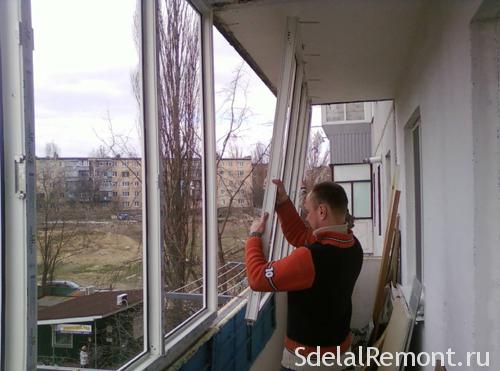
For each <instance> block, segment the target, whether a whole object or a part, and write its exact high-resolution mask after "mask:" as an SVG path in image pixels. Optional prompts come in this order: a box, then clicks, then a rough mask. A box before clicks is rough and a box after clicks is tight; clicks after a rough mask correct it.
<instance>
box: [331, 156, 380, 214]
mask: <svg viewBox="0 0 500 371" xmlns="http://www.w3.org/2000/svg"><path fill="white" fill-rule="evenodd" d="M333 181H334V182H337V183H338V184H340V185H341V186H342V187H343V188H344V190H345V192H346V194H347V200H348V208H349V211H350V213H351V215H352V216H353V217H354V219H372V208H373V202H372V198H373V192H372V171H371V168H370V164H349V165H344V164H338V165H334V166H333Z"/></svg>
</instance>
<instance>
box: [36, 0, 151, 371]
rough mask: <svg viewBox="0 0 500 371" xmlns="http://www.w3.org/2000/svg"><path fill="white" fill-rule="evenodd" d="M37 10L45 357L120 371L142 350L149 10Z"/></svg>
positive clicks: (61, 2) (107, 3)
mask: <svg viewBox="0 0 500 371" xmlns="http://www.w3.org/2000/svg"><path fill="white" fill-rule="evenodd" d="M32 15H33V28H34V30H35V33H36V36H35V37H36V49H35V51H34V83H35V126H36V130H35V132H36V138H35V140H36V155H37V158H36V180H37V183H36V188H37V202H36V211H37V213H36V217H37V220H36V224H37V228H38V231H37V247H38V256H37V263H38V277H37V278H38V296H39V299H38V362H39V364H44V365H58V366H65V367H71V368H76V367H79V366H80V365H81V364H82V363H81V362H84V363H83V365H84V366H86V367H89V368H97V369H116V368H119V367H120V366H122V365H123V364H124V363H126V362H128V361H129V360H130V359H132V358H133V357H135V356H136V355H138V354H139V353H141V352H143V351H144V332H143V323H144V317H143V316H144V314H143V281H142V277H143V246H142V232H143V224H142V180H141V168H142V157H141V153H142V145H141V144H142V123H141V120H140V109H139V107H140V101H139V99H140V98H139V97H140V93H139V91H140V86H139V85H138V82H139V81H141V78H140V76H139V73H140V70H139V50H140V39H141V37H140V27H139V24H138V22H137V20H138V19H140V16H139V13H138V10H137V4H136V0H73V1H67V0H52V1H44V0H39V1H34V2H32ZM89 20H90V21H91V23H90V24H89ZM110 20H112V27H110ZM69 318H80V320H75V321H73V322H70V323H67V322H68V319H69ZM63 322H64V323H63Z"/></svg>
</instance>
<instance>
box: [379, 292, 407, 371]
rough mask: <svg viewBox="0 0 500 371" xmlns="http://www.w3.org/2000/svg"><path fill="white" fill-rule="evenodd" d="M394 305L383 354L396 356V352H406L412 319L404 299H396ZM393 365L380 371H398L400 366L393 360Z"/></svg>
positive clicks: (383, 367) (381, 367)
mask: <svg viewBox="0 0 500 371" xmlns="http://www.w3.org/2000/svg"><path fill="white" fill-rule="evenodd" d="M393 305H394V306H393V310H392V314H391V319H390V320H389V324H388V325H387V329H386V332H387V334H386V336H385V341H384V345H383V347H382V352H390V353H392V354H396V352H403V351H404V350H405V347H406V342H407V338H408V332H409V329H410V326H411V321H412V319H411V316H410V313H409V311H408V308H407V306H406V302H405V299H404V298H402V297H398V298H396V300H394V303H393ZM392 363H393V364H392V365H391V366H380V367H379V368H378V370H380V371H398V370H399V366H396V360H393V361H392Z"/></svg>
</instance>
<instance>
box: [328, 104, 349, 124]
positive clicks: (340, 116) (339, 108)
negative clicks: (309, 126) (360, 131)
mask: <svg viewBox="0 0 500 371" xmlns="http://www.w3.org/2000/svg"><path fill="white" fill-rule="evenodd" d="M325 110H326V121H327V122H332V121H344V120H345V117H344V113H345V112H344V110H345V106H344V104H329V105H327V106H326V107H325Z"/></svg>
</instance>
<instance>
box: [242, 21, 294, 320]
mask: <svg viewBox="0 0 500 371" xmlns="http://www.w3.org/2000/svg"><path fill="white" fill-rule="evenodd" d="M297 28H298V20H297V19H296V18H288V19H287V29H286V32H285V40H284V42H285V53H284V55H283V64H282V73H281V81H280V84H279V89H278V99H277V102H276V113H275V118H274V126H273V136H272V141H271V152H270V161H269V167H268V176H267V179H269V180H271V179H274V178H281V176H282V172H283V167H282V160H283V156H284V154H283V145H284V144H285V143H284V140H286V136H285V132H286V129H287V128H286V126H287V124H288V123H287V106H288V104H289V101H290V94H292V92H291V86H292V84H293V83H294V81H293V79H294V73H295V71H294V67H295V68H296V60H295V50H296V45H297V39H298V38H297ZM270 184H271V182H269V186H268V187H267V189H266V192H265V194H264V202H263V205H262V211H263V212H268V213H269V215H270V216H271V217H270V218H269V219H268V221H267V225H266V232H265V233H264V235H263V238H262V243H263V246H264V251H266V249H265V247H268V248H270V247H271V246H270V244H272V239H271V234H272V231H273V226H274V225H275V224H276V223H277V222H276V217H273V216H274V205H275V202H276V187H273V186H271V185H270ZM275 250H278V249H275ZM267 252H268V255H271V256H269V258H272V257H273V255H274V254H269V252H271V251H270V250H268V251H267ZM280 252H281V251H280ZM261 296H262V293H260V292H256V291H253V290H251V291H250V294H249V297H248V304H247V309H246V314H245V319H246V320H247V321H248V323H250V324H252V323H254V322H255V321H256V320H257V317H258V314H259V310H260V304H261Z"/></svg>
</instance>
